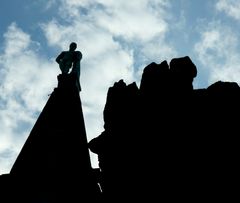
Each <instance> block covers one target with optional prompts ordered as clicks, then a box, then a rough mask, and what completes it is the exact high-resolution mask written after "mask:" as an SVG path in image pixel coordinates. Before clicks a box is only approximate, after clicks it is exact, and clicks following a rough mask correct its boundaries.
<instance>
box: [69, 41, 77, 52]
mask: <svg viewBox="0 0 240 203" xmlns="http://www.w3.org/2000/svg"><path fill="white" fill-rule="evenodd" d="M76 48H77V43H76V42H72V43H71V44H70V45H69V50H70V51H74V50H75V49H76Z"/></svg>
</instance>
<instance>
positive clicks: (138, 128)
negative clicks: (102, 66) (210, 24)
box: [0, 57, 240, 203]
mask: <svg viewBox="0 0 240 203" xmlns="http://www.w3.org/2000/svg"><path fill="white" fill-rule="evenodd" d="M196 76H197V69H196V66H195V65H194V64H193V63H192V61H191V59H190V58H189V57H182V58H176V59H172V61H170V64H169V65H168V63H167V61H163V62H162V63H160V64H156V63H151V64H149V65H148V66H147V67H145V69H144V71H143V75H142V79H141V84H140V87H139V88H138V87H137V85H136V83H135V82H134V83H132V84H129V85H127V84H126V83H125V82H124V81H123V80H119V81H118V82H115V83H114V85H113V86H112V87H110V88H109V90H108V95H107V100H106V105H105V108H104V112H103V114H104V122H105V124H104V128H105V130H104V131H103V132H102V133H101V135H99V136H98V137H96V138H94V139H92V140H91V141H90V142H89V143H88V145H87V140H86V132H85V126H84V119H83V114H82V107H81V100H80V97H79V89H78V88H77V86H76V81H75V80H76V78H75V77H74V76H72V75H66V76H64V75H59V76H58V81H59V83H58V87H57V88H55V89H54V91H53V93H52V94H51V96H50V98H49V100H48V102H47V104H46V106H45V107H44V109H43V111H42V113H41V114H40V116H39V118H38V120H37V122H36V124H35V125H34V127H33V129H32V131H31V133H30V135H29V137H28V139H27V141H26V143H25V145H24V147H23V149H22V151H21V153H20V154H19V156H18V158H17V160H16V162H15V163H14V165H13V167H12V170H11V172H10V174H6V175H1V176H0V201H1V202H4V203H8V202H9V203H12V202H25V203H40V202H41V203H42V202H44V203H57V202H64V203H66V202H107V203H108V202H111V203H112V202H139V201H141V202H142V201H145V202H179V201H183V202H197V201H199V200H200V201H202V202H203V201H204V202H205V201H214V202H215V201H219V200H221V201H224V202H233V201H232V200H231V199H234V200H235V199H236V198H238V193H239V191H238V187H237V185H238V182H239V178H238V173H239V166H238V165H239V164H238V154H239V146H238V145H239V139H238V137H239V135H238V134H239V133H238V128H239V122H238V116H239V115H240V110H239V104H240V103H239V101H240V88H239V86H238V84H237V83H235V82H222V81H217V82H216V83H214V84H212V85H210V86H209V87H207V88H205V89H193V86H192V82H193V79H194V78H195V77H196ZM88 147H89V148H90V149H91V151H92V152H94V153H96V154H98V158H99V167H100V169H92V168H91V165H90V158H89V153H88ZM98 184H100V186H101V191H100V188H99V187H98Z"/></svg>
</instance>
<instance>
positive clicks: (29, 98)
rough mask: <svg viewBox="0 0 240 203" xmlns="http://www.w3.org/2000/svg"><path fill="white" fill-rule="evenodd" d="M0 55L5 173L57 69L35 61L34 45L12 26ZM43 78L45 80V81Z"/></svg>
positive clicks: (0, 140)
mask: <svg viewBox="0 0 240 203" xmlns="http://www.w3.org/2000/svg"><path fill="white" fill-rule="evenodd" d="M4 40H5V41H4V44H5V47H4V51H3V52H2V53H1V54H0V79H1V81H0V91H1V94H0V101H1V106H0V129H1V134H0V143H1V144H0V154H1V159H0V162H1V163H0V166H1V168H0V173H6V172H9V170H10V167H11V166H12V164H13V162H14V160H15V159H16V156H17V154H18V153H19V151H20V149H21V147H22V145H23V144H24V142H25V140H26V137H27V136H28V135H29V133H30V130H31V128H32V127H33V124H34V122H35V120H36V118H37V114H38V113H37V114H36V112H40V111H41V110H42V108H43V106H44V105H45V103H46V101H47V99H48V94H49V93H51V91H52V90H53V88H54V87H55V86H56V82H57V78H56V75H57V68H56V66H55V64H53V63H51V62H50V61H48V60H49V59H44V58H39V55H38V53H37V50H33V47H35V44H36V42H33V41H32V40H31V36H30V35H29V34H27V33H25V32H24V31H23V30H21V29H20V28H19V27H18V26H17V25H16V23H12V24H11V25H10V26H9V27H8V30H7V32H6V33H5V34H4ZM46 78H47V79H46Z"/></svg>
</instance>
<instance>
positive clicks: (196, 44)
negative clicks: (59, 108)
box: [0, 0, 240, 174]
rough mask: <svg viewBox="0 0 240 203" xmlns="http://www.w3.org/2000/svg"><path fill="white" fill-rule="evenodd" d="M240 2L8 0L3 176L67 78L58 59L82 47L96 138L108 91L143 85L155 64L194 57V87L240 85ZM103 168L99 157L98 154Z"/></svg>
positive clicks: (2, 43)
mask: <svg viewBox="0 0 240 203" xmlns="http://www.w3.org/2000/svg"><path fill="white" fill-rule="evenodd" d="M239 26H240V0H131V1H126V0H117V1H116V0H34V1H32V0H2V1H1V7H0V129H1V132H0V174H2V173H8V172H9V170H10V168H11V167H12V164H13V163H14V161H15V159H16V157H17V155H18V153H19V151H20V149H21V147H22V146H23V144H24V142H25V140H26V138H27V136H28V135H29V132H30V131H31V129H32V127H33V125H34V123H35V121H36V119H37V117H38V115H39V113H40V112H41V110H42V108H43V107H44V105H45V103H46V101H47V99H48V94H50V93H51V92H52V91H53V89H54V87H56V85H57V78H56V76H57V75H58V74H59V73H60V70H59V69H58V66H57V64H56V63H55V61H54V60H55V57H56V56H57V55H58V54H59V52H60V51H62V50H66V49H68V45H69V43H70V42H72V41H76V42H77V43H78V50H80V51H81V52H82V54H83V59H82V61H81V77H80V80H81V85H82V90H83V91H82V92H81V93H80V95H81V98H82V102H83V111H84V117H85V124H86V130H87V135H88V139H89V140H90V139H92V138H93V137H95V136H97V135H99V134H100V133H101V132H102V130H103V116H102V112H103V108H104V104H105V101H106V94H107V90H108V87H110V86H111V85H113V83H114V82H115V81H118V80H120V79H124V81H125V82H126V83H131V82H133V81H136V82H137V84H138V85H139V82H140V79H141V74H142V71H143V68H144V67H145V66H146V65H148V64H149V63H151V62H156V63H160V62H161V61H163V60H167V61H168V62H170V60H171V59H172V58H177V57H182V56H186V55H188V56H190V57H191V59H192V61H193V62H194V63H195V65H196V66H197V68H198V76H197V77H196V78H195V80H194V88H204V87H207V86H208V85H210V84H212V83H213V82H216V81H218V80H223V81H235V82H238V83H239V82H240V46H239V33H240V32H239V31H240V29H239ZM92 160H93V165H94V166H96V164H97V160H96V156H92Z"/></svg>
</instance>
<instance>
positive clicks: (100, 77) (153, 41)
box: [42, 0, 175, 140]
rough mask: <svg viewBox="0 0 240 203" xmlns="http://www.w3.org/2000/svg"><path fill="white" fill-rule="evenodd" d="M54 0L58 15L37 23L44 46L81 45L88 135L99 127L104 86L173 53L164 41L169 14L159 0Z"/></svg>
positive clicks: (129, 79) (166, 5)
mask: <svg viewBox="0 0 240 203" xmlns="http://www.w3.org/2000/svg"><path fill="white" fill-rule="evenodd" d="M60 2H61V4H59V14H60V16H61V17H62V19H59V20H56V19H55V20H52V21H51V22H48V23H45V24H42V28H43V31H44V33H45V36H46V38H47V40H48V43H49V45H50V46H57V47H59V51H61V50H63V49H65V50H66V49H68V45H69V43H70V42H71V41H76V42H77V43H78V45H79V46H78V47H79V50H80V51H82V54H83V59H82V61H81V77H80V81H81V85H82V92H81V98H82V101H83V111H84V116H85V123H86V128H87V129H86V130H87V134H88V139H89V140H90V139H92V138H93V137H96V136H98V135H99V134H100V133H101V131H102V130H103V116H102V113H103V109H104V105H105V102H106V96H107V90H108V88H109V87H110V86H112V85H113V83H114V82H116V81H118V80H120V79H124V80H125V81H126V82H127V83H130V82H133V81H136V80H139V75H138V74H136V72H138V73H139V72H140V71H139V70H136V69H138V68H143V66H142V65H139V64H141V63H144V62H152V61H159V60H160V59H162V58H163V55H164V54H165V55H167V56H170V55H173V54H174V53H175V51H174V49H173V48H172V47H171V46H169V45H168V44H166V43H165V41H164V39H165V36H166V33H167V31H168V23H167V20H166V18H167V17H168V16H169V15H168V14H167V13H166V11H165V10H166V9H168V8H169V7H170V4H169V3H168V1H165V0H131V1H128V2H126V1H125V0H118V1H115V0H84V1H78V0H70V1H69V0H61V1H60ZM139 47H141V49H138V48H139ZM159 55H160V56H159ZM136 63H137V64H138V65H137V67H136ZM144 65H147V64H144ZM135 76H137V77H138V78H136V77H135Z"/></svg>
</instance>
